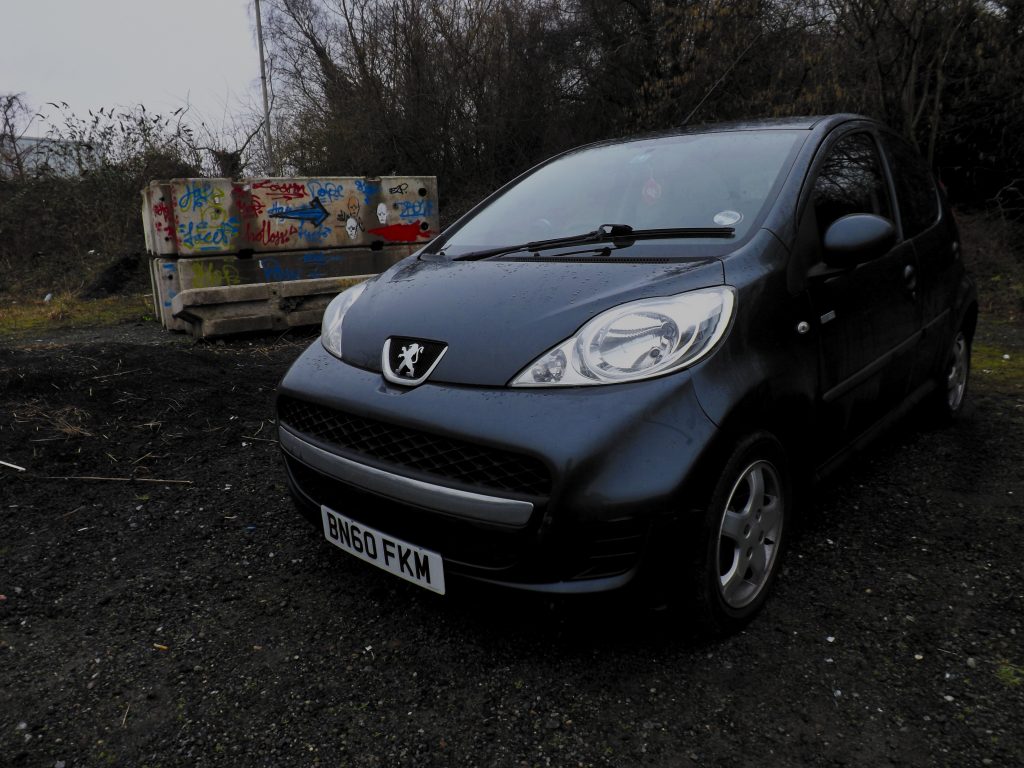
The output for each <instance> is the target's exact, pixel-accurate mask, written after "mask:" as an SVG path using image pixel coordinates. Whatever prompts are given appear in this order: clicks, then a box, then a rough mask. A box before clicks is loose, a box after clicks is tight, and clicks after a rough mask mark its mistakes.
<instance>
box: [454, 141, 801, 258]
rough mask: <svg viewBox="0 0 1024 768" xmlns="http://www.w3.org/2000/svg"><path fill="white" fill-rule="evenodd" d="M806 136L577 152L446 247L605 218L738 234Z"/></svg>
mask: <svg viewBox="0 0 1024 768" xmlns="http://www.w3.org/2000/svg"><path fill="white" fill-rule="evenodd" d="M806 135H807V134H806V131H788V130H770V131H732V132H724V133H708V134H697V135H692V136H691V135H683V136H670V137H662V138H655V139H638V140H636V141H629V142H625V143H618V144H611V145H604V146H599V147H590V148H587V149H581V150H578V151H575V152H572V153H570V154H567V155H565V156H563V157H561V158H559V159H557V160H555V161H553V162H551V163H549V164H547V165H545V166H543V167H542V168H539V169H538V170H537V171H535V172H534V173H532V174H530V175H529V176H527V177H526V178H525V179H523V180H522V181H521V182H519V183H518V184H516V185H515V186H513V187H511V188H510V189H508V190H507V191H506V192H505V193H504V194H502V195H501V196H500V197H498V198H496V199H495V200H493V201H492V202H491V203H490V204H489V205H488V206H487V207H486V208H484V209H483V210H481V211H479V212H478V213H477V214H476V216H474V217H473V218H472V219H470V220H469V221H467V222H466V223H465V224H464V225H462V226H461V227H460V228H459V229H458V230H457V231H456V232H454V233H453V234H452V236H451V237H450V238H449V239H448V240H447V241H446V242H444V243H443V244H442V245H441V247H442V248H443V249H444V251H445V253H446V254H448V255H449V256H457V255H458V254H460V253H467V252H469V251H475V250H479V249H485V248H495V247H499V246H506V245H515V244H520V243H525V242H529V241H535V240H549V239H553V238H558V237H569V236H573V235H579V234H581V233H584V232H592V231H594V230H595V229H596V228H597V227H598V226H600V225H602V224H626V225H629V226H631V227H632V228H633V229H634V230H641V229H663V228H664V229H674V228H679V227H732V228H734V229H735V239H737V240H738V239H741V238H742V237H744V236H745V234H746V233H747V232H748V231H749V230H750V227H751V226H752V225H753V223H754V222H755V221H756V220H758V219H759V217H760V214H761V213H762V211H763V209H764V208H765V206H766V203H767V202H768V200H769V195H770V193H772V191H773V189H772V188H773V187H774V185H775V183H776V181H778V180H779V178H780V175H781V173H782V171H783V170H787V169H788V167H789V163H790V159H791V157H792V155H793V154H794V152H795V149H796V146H797V142H798V141H799V140H800V139H801V138H803V137H804V136H806ZM689 242H696V243H713V242H718V243H720V242H721V241H720V240H714V239H691V240H689Z"/></svg>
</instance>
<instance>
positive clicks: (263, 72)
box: [256, 0, 280, 176]
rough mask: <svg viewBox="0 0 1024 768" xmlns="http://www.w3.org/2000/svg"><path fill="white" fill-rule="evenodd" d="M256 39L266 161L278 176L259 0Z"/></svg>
mask: <svg viewBox="0 0 1024 768" xmlns="http://www.w3.org/2000/svg"><path fill="white" fill-rule="evenodd" d="M256 40H257V42H258V44H259V48H260V84H261V85H262V86H263V128H264V132H265V134H266V141H267V163H268V164H269V166H270V168H269V169H268V170H269V173H270V175H272V176H279V175H280V171H279V170H278V167H277V162H276V161H275V160H274V143H273V141H272V139H271V137H270V102H269V100H268V99H267V64H266V61H265V60H264V58H263V21H262V19H261V18H260V0H256Z"/></svg>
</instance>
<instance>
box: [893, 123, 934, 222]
mask: <svg viewBox="0 0 1024 768" xmlns="http://www.w3.org/2000/svg"><path fill="white" fill-rule="evenodd" d="M882 143H883V144H884V145H885V149H886V154H887V155H888V157H889V166H890V167H891V168H892V176H893V182H894V185H895V187H896V200H897V202H898V203H899V206H900V215H901V217H902V220H903V235H904V237H907V238H911V237H914V236H915V235H919V234H921V233H922V232H924V230H926V229H928V227H930V226H931V225H932V224H934V223H935V221H936V220H937V219H938V218H939V199H938V192H937V191H936V189H935V180H934V178H933V177H932V174H931V171H929V170H928V167H927V166H926V165H925V163H924V161H923V160H922V159H921V158H920V157H919V156H918V154H917V153H916V152H914V150H913V149H911V148H910V146H909V145H907V143H906V142H904V141H903V140H901V139H898V138H896V137H894V136H883V138H882Z"/></svg>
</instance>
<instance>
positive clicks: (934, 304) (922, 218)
mask: <svg viewBox="0 0 1024 768" xmlns="http://www.w3.org/2000/svg"><path fill="white" fill-rule="evenodd" d="M880 138H881V140H882V147H883V149H884V150H885V157H886V159H887V161H888V163H889V168H890V170H891V172H892V179H893V188H894V190H895V192H896V200H897V203H898V207H899V214H900V215H899V218H900V229H901V231H902V232H903V237H904V238H905V239H906V240H908V241H910V242H912V243H913V245H914V253H915V256H916V258H917V266H918V271H917V286H916V290H917V294H918V301H919V303H920V305H921V330H922V335H921V343H920V344H918V345H916V348H915V349H916V355H915V357H916V360H915V369H914V374H913V377H914V378H913V384H914V385H915V386H916V385H919V384H921V383H923V382H924V381H926V380H927V378H928V377H929V376H931V375H932V374H934V373H935V372H936V371H937V370H938V369H939V368H940V367H941V364H942V362H943V359H942V358H943V356H944V355H945V354H947V353H948V343H949V339H950V337H951V334H952V332H953V330H954V328H953V323H954V318H953V316H952V312H951V307H953V306H954V305H955V304H956V292H957V288H958V287H959V280H958V279H957V275H958V270H959V269H960V268H961V266H960V263H959V259H960V243H959V235H958V233H957V230H956V224H955V222H954V221H953V219H952V216H951V214H950V213H949V212H948V209H944V208H943V206H942V205H941V203H940V196H939V190H938V188H937V186H936V184H935V179H934V177H933V176H932V173H931V171H930V170H929V168H928V166H927V165H926V164H925V162H924V160H922V159H921V157H920V156H919V155H918V154H917V153H916V152H915V151H914V149H913V148H912V147H911V146H910V145H909V144H907V142H906V141H904V140H903V139H901V138H900V137H898V136H895V135H893V134H890V133H882V134H881V136H880Z"/></svg>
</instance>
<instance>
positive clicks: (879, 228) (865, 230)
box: [824, 213, 896, 267]
mask: <svg viewBox="0 0 1024 768" xmlns="http://www.w3.org/2000/svg"><path fill="white" fill-rule="evenodd" d="M895 241H896V227H895V226H893V223H892V222H891V221H889V220H888V219H886V218H884V217H882V216H876V215H875V214H873V213H851V214H849V215H847V216H843V217H842V218H839V219H836V220H835V221H834V222H832V224H830V225H829V228H828V229H827V230H825V242H824V245H825V254H824V258H825V263H826V264H828V265H829V266H831V267H853V266H856V265H857V264H861V263H863V262H865V261H871V260H872V259H877V258H878V257H879V256H881V255H882V254H884V253H887V252H888V251H889V249H890V248H892V246H893V243H894V242H895Z"/></svg>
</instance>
